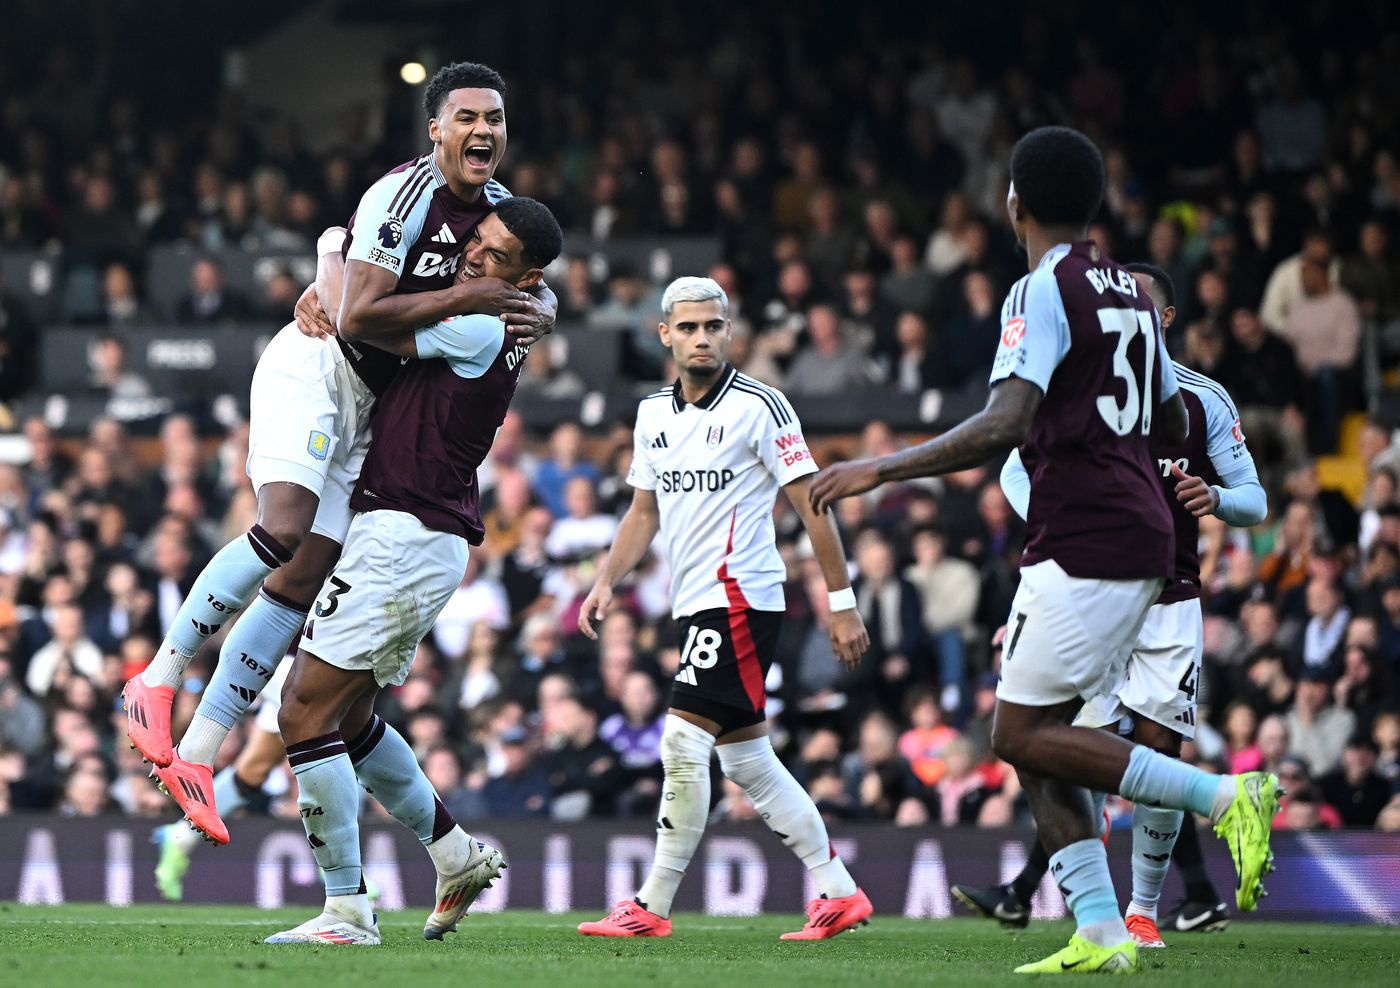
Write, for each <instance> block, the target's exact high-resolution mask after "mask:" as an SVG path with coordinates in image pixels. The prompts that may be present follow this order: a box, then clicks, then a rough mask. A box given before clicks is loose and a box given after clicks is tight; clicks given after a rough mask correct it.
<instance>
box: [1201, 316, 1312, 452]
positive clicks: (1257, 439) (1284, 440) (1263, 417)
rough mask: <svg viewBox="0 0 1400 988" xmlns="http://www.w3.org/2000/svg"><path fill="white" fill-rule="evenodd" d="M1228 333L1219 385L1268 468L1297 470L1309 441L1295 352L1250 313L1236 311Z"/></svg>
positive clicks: (1251, 444) (1251, 443) (1251, 445)
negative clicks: (1229, 341)
mask: <svg viewBox="0 0 1400 988" xmlns="http://www.w3.org/2000/svg"><path fill="white" fill-rule="evenodd" d="M1230 332H1231V337H1232V343H1233V345H1232V346H1231V347H1230V350H1229V356H1228V358H1227V360H1226V361H1225V366H1224V371H1225V373H1224V374H1223V375H1222V376H1221V382H1220V383H1222V384H1223V385H1225V388H1226V390H1227V391H1228V392H1229V393H1230V397H1231V398H1233V399H1234V401H1235V403H1236V405H1237V406H1238V407H1239V410H1240V418H1241V421H1242V423H1243V425H1244V433H1245V436H1246V437H1247V438H1248V440H1249V443H1250V448H1251V449H1254V450H1256V451H1257V452H1256V453H1255V456H1256V458H1258V459H1260V460H1262V461H1263V464H1264V466H1265V467H1266V468H1267V467H1268V466H1270V465H1271V464H1275V463H1279V462H1282V463H1284V464H1286V465H1288V466H1293V465H1296V464H1297V463H1299V462H1301V461H1302V459H1303V457H1304V455H1305V446H1306V442H1305V438H1306V437H1305V435H1304V422H1303V414H1302V407H1303V392H1302V381H1301V376H1300V374H1299V371H1298V363H1297V360H1296V359H1295V358H1294V356H1293V349H1292V348H1291V347H1290V346H1289V345H1288V343H1287V342H1285V341H1284V340H1283V339H1282V338H1280V337H1279V336H1277V335H1275V334H1274V333H1271V332H1269V331H1268V330H1267V329H1265V328H1264V324H1263V322H1261V321H1260V319H1259V316H1258V314H1256V313H1255V312H1254V311H1252V310H1250V309H1236V310H1235V312H1234V314H1233V315H1232V316H1231V317H1230Z"/></svg>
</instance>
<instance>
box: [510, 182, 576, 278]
mask: <svg viewBox="0 0 1400 988" xmlns="http://www.w3.org/2000/svg"><path fill="white" fill-rule="evenodd" d="M496 215H497V216H499V217H500V218H501V222H502V223H504V224H505V225H506V229H507V230H509V231H510V232H511V233H512V234H513V235H514V236H515V239H517V240H519V241H520V245H521V247H522V248H523V249H522V250H521V252H520V256H521V257H522V258H523V259H524V261H525V262H526V263H527V264H529V265H530V267H532V268H542V267H545V266H547V265H548V264H549V263H550V262H551V261H553V260H554V259H555V258H556V257H558V256H559V252H560V251H561V250H563V249H564V232H563V231H562V230H560V229H559V221H558V220H556V219H555V218H554V214H553V213H551V212H550V211H549V207H548V206H546V205H545V204H544V203H542V202H539V201H537V200H535V199H531V198H529V197H527V196H512V197H511V198H509V199H502V200H501V201H500V202H498V203H496Z"/></svg>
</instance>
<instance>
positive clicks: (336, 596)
mask: <svg viewBox="0 0 1400 988" xmlns="http://www.w3.org/2000/svg"><path fill="white" fill-rule="evenodd" d="M349 589H350V584H348V583H346V582H345V581H344V580H342V579H341V578H340V577H338V576H332V577H331V592H330V593H329V594H327V595H326V602H325V603H324V604H323V603H321V602H320V601H319V600H318V601H316V616H317V617H330V616H331V615H332V614H334V613H335V609H336V608H337V607H339V606H340V595H341V594H343V593H345V591H347V590H349Z"/></svg>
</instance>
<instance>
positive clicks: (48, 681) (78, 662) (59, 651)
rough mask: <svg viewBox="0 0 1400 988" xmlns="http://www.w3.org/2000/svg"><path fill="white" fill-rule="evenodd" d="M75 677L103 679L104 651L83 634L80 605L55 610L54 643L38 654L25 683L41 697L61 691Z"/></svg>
mask: <svg viewBox="0 0 1400 988" xmlns="http://www.w3.org/2000/svg"><path fill="white" fill-rule="evenodd" d="M73 676H84V677H86V678H87V679H90V680H93V681H94V682H96V681H99V680H100V679H101V677H102V650H101V649H99V648H98V647H97V646H96V645H94V644H93V643H92V642H91V641H90V640H89V639H88V638H87V636H86V635H85V634H84V633H83V612H82V609H81V608H80V607H78V606H77V605H76V604H61V605H59V606H57V607H55V608H54V611H53V640H52V641H50V642H49V643H48V644H47V645H45V646H44V647H43V648H41V649H39V650H38V651H37V652H35V653H34V656H33V657H32V658H31V659H30V660H29V668H28V670H27V671H26V672H25V675H24V684H25V686H27V687H28V688H29V691H30V692H31V693H33V694H34V695H35V696H38V697H47V696H49V695H50V693H51V692H60V691H62V690H63V689H65V688H66V687H67V685H68V681H69V679H70V678H71V677H73Z"/></svg>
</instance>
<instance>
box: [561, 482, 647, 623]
mask: <svg viewBox="0 0 1400 988" xmlns="http://www.w3.org/2000/svg"><path fill="white" fill-rule="evenodd" d="M660 529H661V510H660V509H659V508H658V507H657V504H656V491H649V490H646V489H644V488H641V487H637V488H634V489H633V491H632V505H631V507H629V508H628V509H627V514H625V515H623V516H622V522H621V523H620V524H619V525H618V526H617V535H616V536H615V537H614V538H613V544H612V549H611V550H610V551H609V552H608V558H607V559H605V560H603V567H602V569H600V570H599V571H598V579H597V581H596V582H595V583H594V584H593V589H592V590H590V591H589V592H588V596H587V597H586V598H585V599H584V601H583V606H582V607H580V608H579V612H578V630H579V631H582V632H583V633H584V634H585V635H587V636H588V637H589V638H592V639H593V640H594V641H597V640H598V632H596V631H594V630H593V620H594V619H595V618H596V619H597V620H599V621H601V620H603V617H604V615H606V614H607V612H608V607H609V605H611V604H612V595H613V587H615V586H617V585H618V584H619V583H620V582H622V578H623V577H624V576H626V575H627V574H628V573H630V572H632V568H633V567H634V566H636V565H637V564H638V563H639V562H641V561H642V557H643V556H645V555H646V553H647V549H649V548H650V547H651V540H652V539H654V538H656V533H657V532H658V531H660Z"/></svg>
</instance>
